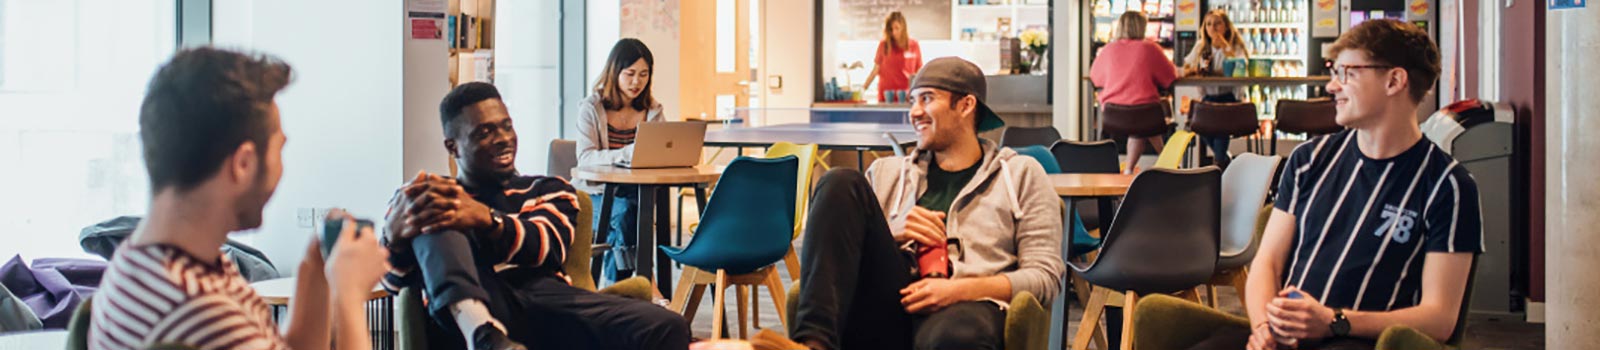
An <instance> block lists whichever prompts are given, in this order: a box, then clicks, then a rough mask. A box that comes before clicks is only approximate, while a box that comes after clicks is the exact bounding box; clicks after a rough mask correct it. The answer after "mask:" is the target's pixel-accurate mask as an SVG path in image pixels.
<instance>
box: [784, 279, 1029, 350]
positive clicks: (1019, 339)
mask: <svg viewBox="0 0 1600 350" xmlns="http://www.w3.org/2000/svg"><path fill="white" fill-rule="evenodd" d="M788 299H789V300H788V304H789V307H788V309H789V310H791V311H790V312H789V313H788V314H787V315H785V316H786V317H788V318H789V324H795V323H794V317H795V316H794V315H795V312H794V311H792V310H799V309H796V308H797V307H799V303H800V283H799V282H795V284H794V286H793V287H790V288H789V298H788ZM1005 333H1006V334H1005V338H1004V339H1005V348H1006V350H1032V349H1044V348H1046V347H1048V346H1049V345H1050V309H1047V308H1045V307H1044V305H1042V304H1040V303H1039V298H1035V297H1034V296H1033V293H1030V292H1021V293H1017V295H1014V296H1012V297H1011V305H1010V307H1007V308H1006V330H1005Z"/></svg>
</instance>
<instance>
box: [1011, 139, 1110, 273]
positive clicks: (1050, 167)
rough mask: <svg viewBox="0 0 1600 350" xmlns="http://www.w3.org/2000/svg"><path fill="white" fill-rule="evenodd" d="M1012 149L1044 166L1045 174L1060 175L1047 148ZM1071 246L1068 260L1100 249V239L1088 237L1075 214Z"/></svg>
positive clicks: (1087, 231) (1058, 166) (1073, 216)
mask: <svg viewBox="0 0 1600 350" xmlns="http://www.w3.org/2000/svg"><path fill="white" fill-rule="evenodd" d="M1012 149H1013V150H1016V151H1017V154H1021V155H1025V156H1029V157H1033V159H1035V160H1038V161H1039V165H1043V166H1044V172H1045V173H1049V174H1060V173H1061V164H1060V163H1057V162H1056V156H1055V154H1054V153H1051V152H1050V149H1049V148H1045V147H1044V146H1027V147H1018V148H1012ZM1071 244H1072V246H1071V247H1070V249H1071V254H1070V255H1071V256H1069V258H1077V257H1079V256H1082V255H1084V254H1087V253H1089V252H1092V251H1094V250H1095V249H1099V248H1100V239H1099V238H1096V237H1094V236H1090V235H1089V229H1088V228H1085V227H1083V219H1081V218H1078V214H1077V213H1073V214H1072V238H1071Z"/></svg>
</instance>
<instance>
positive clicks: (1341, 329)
mask: <svg viewBox="0 0 1600 350" xmlns="http://www.w3.org/2000/svg"><path fill="white" fill-rule="evenodd" d="M1328 328H1329V329H1331V330H1333V336H1334V337H1336V338H1344V337H1349V336H1350V319H1348V318H1345V317H1344V310H1340V309H1333V323H1330V324H1328Z"/></svg>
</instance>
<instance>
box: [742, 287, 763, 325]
mask: <svg viewBox="0 0 1600 350" xmlns="http://www.w3.org/2000/svg"><path fill="white" fill-rule="evenodd" d="M745 288H749V289H747V291H749V294H750V329H754V330H757V331H760V330H761V286H759V285H751V286H745Z"/></svg>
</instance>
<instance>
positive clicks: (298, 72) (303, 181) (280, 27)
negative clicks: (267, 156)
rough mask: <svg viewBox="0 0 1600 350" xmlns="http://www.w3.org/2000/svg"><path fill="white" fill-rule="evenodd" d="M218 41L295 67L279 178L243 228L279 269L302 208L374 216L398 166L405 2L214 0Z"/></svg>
mask: <svg viewBox="0 0 1600 350" xmlns="http://www.w3.org/2000/svg"><path fill="white" fill-rule="evenodd" d="M214 6H215V8H214V11H215V12H213V15H214V16H215V19H216V21H215V22H213V23H214V25H215V27H214V28H215V30H214V31H213V34H214V35H215V36H214V40H215V41H216V42H217V43H218V45H220V46H232V47H241V48H246V49H252V50H257V51H260V52H265V53H270V54H273V55H276V56H278V57H279V58H282V59H283V60H285V61H287V62H289V64H290V65H292V66H293V67H294V73H295V80H294V83H293V84H292V85H290V86H289V88H288V90H286V91H284V92H283V93H282V94H280V95H278V99H277V103H278V107H279V111H280V112H281V113H282V121H283V130H284V133H285V134H287V135H288V137H289V142H288V143H287V144H286V145H285V147H284V151H283V152H284V155H283V157H284V173H283V180H282V181H281V182H280V183H279V185H278V190H277V194H276V195H275V196H274V197H273V198H272V201H271V202H269V203H268V205H267V208H266V213H265V215H266V217H265V222H264V223H263V225H262V227H261V229H260V230H259V232H256V233H254V234H249V235H245V236H244V237H249V238H250V240H251V241H253V242H254V244H255V246H257V247H259V248H261V250H262V251H264V252H266V254H267V256H268V257H269V258H271V259H272V260H273V263H275V264H276V265H277V266H278V268H279V270H280V271H285V272H291V273H292V272H293V271H294V269H295V266H297V265H298V264H299V261H300V259H301V258H302V253H303V252H304V250H305V245H306V244H307V242H309V240H310V235H311V229H310V228H303V227H300V226H299V225H298V224H297V222H296V214H297V211H298V210H299V209H302V208H327V207H331V206H339V207H344V208H348V209H349V210H350V211H351V212H353V213H355V214H356V215H358V216H365V217H371V218H375V219H376V218H380V217H381V215H382V214H383V211H384V209H385V208H386V202H387V200H388V198H389V196H390V194H392V193H393V191H394V189H395V187H396V186H398V185H399V184H400V182H401V179H402V177H403V176H404V175H403V173H402V171H401V167H402V164H401V163H402V162H401V150H402V148H403V146H402V144H401V135H402V132H401V129H402V128H401V121H402V117H401V116H402V114H403V113H402V112H403V111H402V108H401V100H402V96H403V93H402V91H401V86H402V83H403V81H402V76H403V73H404V72H403V70H402V67H401V57H402V38H404V37H403V35H406V34H407V33H408V32H406V31H404V29H405V28H404V22H403V21H402V18H403V17H404V14H403V12H402V11H403V9H402V6H403V2H400V1H391V0H346V1H315V0H260V1H255V0H217V1H216V2H215V3H214Z"/></svg>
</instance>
